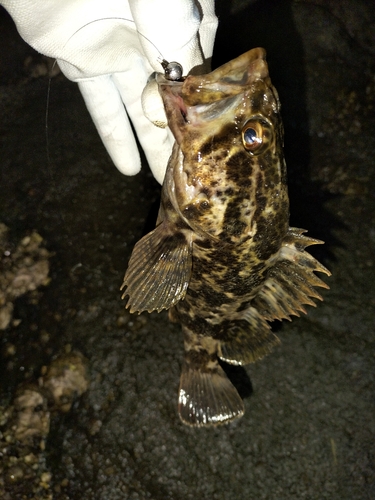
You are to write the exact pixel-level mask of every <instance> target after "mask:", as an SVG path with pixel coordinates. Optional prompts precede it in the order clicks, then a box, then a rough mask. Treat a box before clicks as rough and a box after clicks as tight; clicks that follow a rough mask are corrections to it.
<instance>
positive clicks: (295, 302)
mask: <svg viewBox="0 0 375 500" xmlns="http://www.w3.org/2000/svg"><path fill="white" fill-rule="evenodd" d="M304 232H305V230H304V229H298V228H289V231H288V233H287V235H286V237H285V238H284V241H283V244H282V247H281V249H280V251H279V255H278V260H277V261H276V263H275V264H274V265H273V267H272V268H271V269H270V271H269V273H268V277H267V279H266V280H265V282H264V285H263V287H262V289H261V291H260V292H259V293H258V295H257V297H256V298H255V299H254V301H253V305H254V306H255V307H256V308H257V309H258V311H259V312H260V313H261V314H262V315H263V316H264V318H265V319H267V320H268V321H272V320H274V319H279V320H281V319H288V320H290V319H291V318H290V316H292V315H295V316H299V313H300V312H303V313H306V310H305V308H304V307H303V306H304V304H308V305H312V306H315V302H314V301H313V300H312V299H313V298H314V299H318V300H323V299H322V297H321V295H320V294H319V293H318V292H317V291H316V290H315V289H314V288H313V287H316V286H319V287H322V288H329V286H328V285H327V284H326V283H324V281H322V280H321V279H320V278H318V276H316V275H315V274H314V272H316V271H319V272H322V273H325V274H327V275H328V276H330V275H331V273H330V272H329V271H328V269H327V268H326V267H324V266H323V264H321V263H320V262H318V261H317V260H316V259H315V258H314V257H313V256H312V255H310V254H309V253H308V252H306V251H305V250H304V249H305V248H306V247H307V246H309V245H317V244H321V243H323V242H322V241H320V240H316V239H314V238H308V237H306V236H303V233H304Z"/></svg>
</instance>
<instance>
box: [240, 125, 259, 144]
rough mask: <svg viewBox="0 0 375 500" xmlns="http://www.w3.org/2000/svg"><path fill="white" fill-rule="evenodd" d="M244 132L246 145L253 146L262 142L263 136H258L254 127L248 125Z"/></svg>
mask: <svg viewBox="0 0 375 500" xmlns="http://www.w3.org/2000/svg"><path fill="white" fill-rule="evenodd" d="M242 134H243V141H244V143H245V147H246V146H247V147H249V148H253V147H254V146H256V145H257V144H260V143H261V142H262V138H261V137H259V136H258V133H257V131H256V130H255V128H253V127H246V129H245V130H244V131H243V132H242Z"/></svg>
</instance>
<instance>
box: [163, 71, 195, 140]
mask: <svg viewBox="0 0 375 500" xmlns="http://www.w3.org/2000/svg"><path fill="white" fill-rule="evenodd" d="M156 82H157V84H158V86H159V93H160V95H161V97H162V99H163V103H164V108H165V111H166V115H167V117H168V125H169V128H170V129H171V131H172V133H173V135H174V136H175V138H176V141H177V143H178V144H181V142H182V137H183V128H184V126H185V125H186V124H187V123H188V122H189V118H188V108H187V107H186V104H185V102H184V99H183V97H182V86H183V83H184V82H183V81H170V80H167V79H166V78H164V76H163V75H162V74H160V73H158V74H157V75H156Z"/></svg>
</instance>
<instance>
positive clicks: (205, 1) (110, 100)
mask: <svg viewBox="0 0 375 500" xmlns="http://www.w3.org/2000/svg"><path fill="white" fill-rule="evenodd" d="M0 3H1V4H2V5H3V6H4V7H5V8H6V9H7V10H8V12H9V14H10V15H11V16H12V17H13V19H14V21H15V23H16V26H17V29H18V31H19V33H20V35H21V36H22V38H23V39H24V40H25V41H26V42H27V43H29V44H30V45H31V46H32V47H33V48H34V49H36V50H37V51H39V52H41V53H42V54H44V55H47V56H49V57H53V58H56V59H57V62H58V64H59V66H60V68H61V70H62V72H63V73H64V74H65V76H67V77H68V78H69V79H70V80H72V81H75V82H78V85H79V88H80V90H81V93H82V95H83V97H84V100H85V102H86V106H87V108H88V110H89V112H90V114H91V117H92V119H93V121H94V123H95V125H96V128H97V130H98V132H99V135H100V137H101V138H102V140H103V143H104V145H105V147H106V148H107V151H108V153H109V154H110V156H111V158H112V160H113V162H114V164H115V165H116V167H117V168H118V169H119V170H120V171H121V172H122V173H124V174H126V175H134V174H136V173H137V172H139V170H140V168H141V162H140V156H139V152H138V148H137V144H136V141H135V138H134V136H133V132H132V128H131V126H130V122H129V118H128V116H129V117H130V119H131V122H132V124H133V126H134V129H135V131H136V134H137V136H138V139H139V141H140V143H141V145H142V148H143V150H144V151H145V154H146V157H147V160H148V162H149V165H150V167H151V169H152V172H153V174H154V176H155V178H156V179H157V180H158V181H159V182H160V183H162V181H163V178H164V173H165V169H166V165H167V161H168V158H169V155H170V152H171V147H172V143H173V140H172V136H171V134H170V132H169V129H162V128H158V127H156V126H155V125H154V124H153V123H151V121H150V120H149V119H147V118H146V116H149V118H150V119H151V120H152V121H159V122H163V121H164V122H166V118H165V115H164V110H163V104H162V102H161V98H160V96H159V95H158V94H157V93H156V92H153V91H150V92H145V93H144V95H143V102H142V92H143V90H144V89H145V86H146V84H147V79H148V78H149V76H150V74H151V73H152V72H153V71H158V72H162V71H163V70H162V68H161V65H160V63H159V62H158V58H159V59H160V54H161V55H162V56H163V58H165V59H166V60H167V61H178V62H179V63H180V64H182V66H183V69H184V75H186V74H187V73H188V72H189V71H190V70H191V69H192V68H194V67H199V68H198V71H199V72H202V73H203V72H206V71H208V70H209V67H207V64H206V67H205V66H204V65H205V63H207V59H209V58H210V57H211V56H212V51H213V43H214V38H215V33H216V28H217V18H216V16H215V13H214V0H200V2H199V4H200V8H197V6H196V5H195V2H194V0H128V1H126V0H48V1H46V0H23V1H20V0H0ZM202 50H203V53H202ZM208 64H209V61H208ZM124 105H125V108H126V110H125V108H124ZM145 115H146V116H145Z"/></svg>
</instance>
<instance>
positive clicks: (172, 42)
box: [129, 0, 203, 74]
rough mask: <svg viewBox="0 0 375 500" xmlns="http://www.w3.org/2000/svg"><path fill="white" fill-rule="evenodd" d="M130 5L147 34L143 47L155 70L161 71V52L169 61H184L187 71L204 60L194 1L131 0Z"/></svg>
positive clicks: (144, 33) (140, 30)
mask: <svg viewBox="0 0 375 500" xmlns="http://www.w3.org/2000/svg"><path fill="white" fill-rule="evenodd" d="M129 6H130V9H131V12H132V15H133V19H134V21H135V24H136V26H137V30H138V32H139V33H141V34H142V35H143V36H140V41H141V43H142V46H143V49H144V51H145V53H146V55H147V57H148V60H149V62H150V64H151V65H152V67H153V68H154V70H155V71H159V72H160V65H159V64H158V62H157V56H158V55H160V54H161V55H162V56H163V57H164V58H166V59H167V60H168V61H173V60H175V61H178V62H179V63H180V64H182V66H183V68H184V74H186V73H187V72H188V71H190V69H191V68H192V67H194V66H198V65H201V64H202V63H203V55H202V52H201V49H200V46H199V41H198V37H197V33H198V29H199V26H200V14H199V10H198V8H197V7H196V5H195V2H194V1H193V0H160V1H158V2H150V1H149V0H129ZM155 19H157V20H158V22H155ZM150 42H151V43H150ZM155 47H156V49H157V51H156V49H155Z"/></svg>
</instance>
